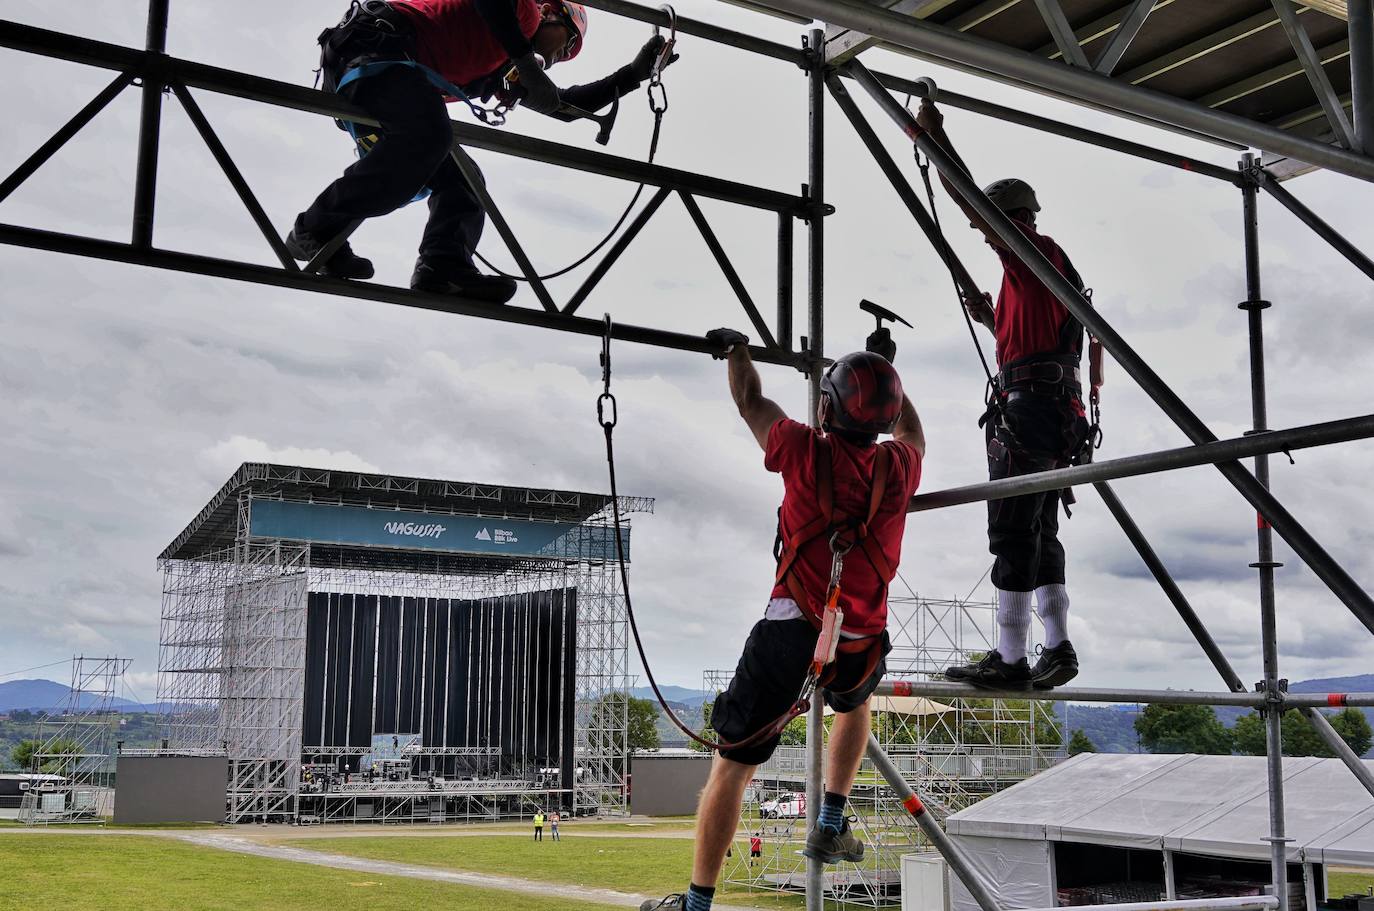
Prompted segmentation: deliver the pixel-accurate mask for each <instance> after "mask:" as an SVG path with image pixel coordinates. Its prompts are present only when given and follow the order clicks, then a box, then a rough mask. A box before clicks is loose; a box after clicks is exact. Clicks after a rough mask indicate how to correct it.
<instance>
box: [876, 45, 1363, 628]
mask: <svg viewBox="0 0 1374 911" xmlns="http://www.w3.org/2000/svg"><path fill="white" fill-rule="evenodd" d="M850 70H851V72H852V73H854V75H855V78H856V79H857V80H858V81H859V83H860V84H861V85H863V86H864V88H865V89H866V90H867V91H868V92H869V93H870V94H872V95H873V97H874V98H875V99H876V100H877V101H878V103H879V104H880V105H882V106H883V108H884V109H885V110H886V111H887V113H888V114H889V116H891V117H892V118H893V119H894V120H895V121H896V122H897V123H898V125H899V126H901V127H902V129H903V130H904V131H905V132H906V133H907V135H908V136H910V137H912V139H913V141H914V142H915V143H916V145H917V146H918V147H919V148H920V149H921V151H923V152H925V154H926V156H927V157H928V158H929V159H930V160H931V162H932V163H933V164H934V165H935V167H936V168H938V169H939V171H940V173H941V174H943V175H944V177H945V178H946V179H947V180H949V182H950V184H951V185H952V186H953V187H954V189H955V191H956V192H958V193H959V195H960V196H962V197H964V199H965V200H966V201H967V202H968V203H969V205H970V206H971V207H972V208H973V209H974V210H975V211H976V212H977V213H978V215H979V217H980V218H982V219H983V220H984V221H985V222H987V224H988V225H989V226H990V227H991V228H992V229H993V230H994V231H995V232H996V233H997V235H998V236H999V237H1000V238H1002V242H1003V243H1005V244H1006V245H1007V247H1008V249H1010V250H1011V251H1012V253H1013V254H1014V255H1015V256H1016V257H1017V258H1018V259H1020V260H1021V261H1022V262H1024V263H1025V264H1026V266H1027V267H1028V268H1029V269H1030V270H1031V271H1032V272H1033V273H1035V276H1036V278H1038V279H1040V281H1041V282H1042V283H1043V284H1044V285H1045V287H1046V288H1048V289H1049V290H1050V292H1051V293H1053V294H1054V296H1055V297H1056V298H1058V300H1059V301H1060V303H1062V304H1063V305H1064V307H1065V308H1066V309H1067V310H1068V311H1069V312H1070V313H1072V314H1073V315H1074V317H1075V318H1077V319H1078V321H1079V322H1080V323H1082V324H1083V325H1084V326H1085V327H1086V328H1087V330H1088V331H1089V332H1091V333H1092V334H1093V335H1094V336H1095V337H1096V338H1097V339H1098V340H1099V341H1100V342H1102V346H1103V347H1104V348H1105V349H1106V350H1107V351H1108V352H1110V353H1111V354H1112V356H1113V357H1114V358H1115V359H1116V361H1117V363H1119V364H1120V365H1121V367H1122V369H1123V370H1125V371H1126V373H1127V374H1128V375H1130V377H1131V378H1132V379H1133V380H1135V381H1136V383H1138V384H1139V385H1140V387H1141V389H1143V390H1144V391H1145V393H1146V394H1147V395H1149V396H1150V398H1152V399H1154V400H1155V402H1156V404H1158V405H1159V406H1160V408H1161V409H1162V410H1163V411H1164V413H1165V414H1167V415H1168V416H1169V418H1170V419H1171V420H1172V421H1173V422H1174V423H1175V424H1177V425H1178V426H1179V428H1180V429H1181V430H1183V432H1184V433H1185V434H1186V435H1187V437H1188V438H1189V439H1190V440H1192V441H1193V442H1194V443H1198V444H1202V443H1212V442H1215V441H1216V439H1217V437H1216V434H1214V433H1212V431H1211V430H1210V429H1209V428H1208V427H1207V425H1206V424H1204V423H1203V422H1202V419H1201V418H1199V417H1198V416H1197V415H1196V414H1195V413H1194V412H1193V411H1192V409H1191V408H1189V407H1188V406H1187V404H1185V403H1184V401H1183V400H1182V399H1181V398H1179V397H1178V395H1177V394H1176V393H1175V392H1174V391H1173V390H1172V389H1171V388H1169V386H1168V384H1166V383H1165V382H1164V380H1163V378H1162V377H1160V375H1159V374H1158V373H1156V372H1155V371H1154V369H1153V368H1152V367H1150V365H1149V364H1147V363H1146V362H1145V359H1144V358H1142V357H1141V356H1140V355H1139V354H1138V353H1137V352H1136V351H1135V349H1133V348H1132V347H1131V346H1130V345H1129V344H1128V343H1127V342H1126V340H1125V339H1124V338H1122V337H1121V335H1120V334H1119V333H1118V332H1117V331H1116V329H1114V328H1113V327H1112V325H1111V324H1110V323H1108V322H1107V321H1106V319H1104V318H1103V316H1102V314H1101V312H1100V311H1098V310H1095V309H1094V308H1093V306H1092V305H1091V304H1090V303H1089V302H1088V300H1087V299H1086V298H1085V297H1083V295H1082V294H1081V293H1080V292H1079V291H1078V289H1077V288H1075V287H1074V286H1073V284H1072V283H1071V282H1069V280H1068V279H1066V278H1065V277H1064V276H1063V275H1060V274H1059V270H1057V269H1056V268H1055V267H1054V266H1053V264H1051V263H1050V261H1049V260H1048V259H1046V258H1045V255H1044V254H1043V253H1041V252H1040V250H1039V249H1038V248H1036V246H1035V245H1034V244H1032V243H1031V242H1030V241H1029V240H1028V239H1027V238H1026V236H1025V235H1024V234H1022V233H1021V232H1020V230H1018V229H1017V227H1016V226H1015V225H1014V224H1012V222H1011V219H1009V218H1008V217H1007V216H1006V213H1004V212H1002V211H1001V210H1000V209H998V208H997V207H996V206H995V205H993V204H992V202H991V201H990V200H989V199H988V198H987V196H986V195H985V194H984V193H983V191H982V190H981V189H980V188H979V187H978V185H977V184H976V183H974V182H973V178H971V177H970V176H969V175H968V174H967V173H965V172H964V170H963V169H962V168H960V167H959V165H958V164H957V163H956V162H955V161H954V159H953V158H952V157H950V155H949V153H948V152H946V151H945V150H944V148H943V147H941V146H940V144H939V143H937V142H935V141H934V140H933V139H931V138H930V137H929V136H927V135H925V132H924V131H923V130H921V128H920V127H918V126H917V125H916V122H915V118H914V117H912V115H911V112H910V111H907V110H906V109H905V108H903V107H902V106H901V105H900V104H898V103H897V101H896V99H894V98H893V97H892V96H891V95H890V94H888V92H887V90H886V89H884V88H883V87H882V86H881V85H880V84H879V83H878V82H877V80H875V79H874V78H873V75H872V74H871V73H869V72H868V70H867V68H866V67H864V66H863V64H861V63H859V62H858V61H854V62H852V63H851V64H850ZM1089 467H1091V466H1089ZM1217 470H1218V471H1220V472H1221V473H1222V475H1223V476H1224V477H1225V478H1226V479H1227V480H1228V481H1230V482H1231V484H1232V486H1234V487H1235V488H1236V490H1238V491H1239V492H1240V493H1241V495H1242V496H1243V497H1245V499H1246V500H1248V501H1249V503H1250V505H1251V506H1253V507H1254V508H1255V510H1256V511H1257V512H1258V513H1259V514H1260V515H1262V516H1264V518H1265V519H1266V520H1267V521H1268V522H1269V524H1270V525H1271V526H1272V527H1273V529H1274V530H1275V531H1276V532H1278V533H1279V535H1280V536H1282V537H1283V539H1284V540H1285V541H1287V542H1288V545H1289V547H1291V548H1292V549H1293V551H1294V552H1295V553H1297V555H1298V556H1299V557H1301V558H1302V560H1303V561H1304V562H1305V563H1306V564H1307V565H1308V566H1309V567H1311V568H1312V571H1313V572H1314V573H1316V575H1317V576H1318V578H1320V579H1321V580H1322V581H1323V582H1325V583H1326V585H1327V587H1328V588H1330V589H1331V591H1332V592H1333V593H1334V594H1335V595H1336V597H1337V598H1339V599H1340V600H1341V603H1343V604H1345V606H1346V607H1347V608H1349V609H1350V611H1351V613H1353V614H1355V616H1356V617H1358V618H1359V620H1360V622H1361V623H1363V624H1364V625H1365V626H1366V627H1367V628H1368V629H1369V630H1370V631H1371V632H1374V599H1371V598H1370V596H1369V594H1368V593H1367V592H1366V591H1365V590H1364V589H1363V588H1362V587H1361V586H1360V584H1359V583H1358V582H1356V581H1355V580H1354V579H1353V578H1352V577H1351V576H1350V574H1349V573H1347V572H1346V571H1345V569H1344V568H1342V567H1341V565H1340V564H1339V563H1337V562H1336V560H1334V559H1333V558H1332V557H1331V555H1330V554H1329V553H1327V552H1326V549H1325V548H1323V547H1322V546H1321V544H1320V543H1318V542H1317V540H1316V538H1314V537H1312V535H1311V534H1310V533H1309V532H1308V531H1307V529H1306V528H1304V527H1303V526H1302V524H1301V523H1300V522H1298V520H1297V518H1296V517H1294V516H1293V514H1292V513H1290V512H1289V511H1288V510H1287V508H1286V507H1284V505H1283V504H1282V503H1280V502H1279V501H1278V499H1277V498H1276V497H1274V495H1273V494H1271V493H1270V492H1269V491H1268V490H1267V489H1266V488H1265V487H1264V485H1262V484H1260V483H1259V481H1257V480H1256V479H1255V476H1254V475H1253V474H1251V473H1250V472H1249V471H1248V470H1246V468H1245V467H1244V466H1243V465H1241V464H1240V463H1239V462H1235V461H1228V462H1219V463H1217Z"/></svg>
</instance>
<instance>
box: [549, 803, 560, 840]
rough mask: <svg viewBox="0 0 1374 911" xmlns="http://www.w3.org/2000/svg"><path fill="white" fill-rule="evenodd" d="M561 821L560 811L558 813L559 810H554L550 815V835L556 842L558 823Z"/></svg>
mask: <svg viewBox="0 0 1374 911" xmlns="http://www.w3.org/2000/svg"><path fill="white" fill-rule="evenodd" d="M559 819H560V817H559V815H558V811H557V810H554V811H553V812H552V813H550V814H549V834H550V835H552V836H553V840H554V841H558V822H559Z"/></svg>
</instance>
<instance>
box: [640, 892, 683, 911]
mask: <svg viewBox="0 0 1374 911" xmlns="http://www.w3.org/2000/svg"><path fill="white" fill-rule="evenodd" d="M686 907H687V893H685V892H683V893H680V894H675V895H669V896H668V897H667V898H665V899H661V900H660V899H656V898H651V899H649V900H648V901H646V902H641V903H640V905H639V911H683V909H684V908H686Z"/></svg>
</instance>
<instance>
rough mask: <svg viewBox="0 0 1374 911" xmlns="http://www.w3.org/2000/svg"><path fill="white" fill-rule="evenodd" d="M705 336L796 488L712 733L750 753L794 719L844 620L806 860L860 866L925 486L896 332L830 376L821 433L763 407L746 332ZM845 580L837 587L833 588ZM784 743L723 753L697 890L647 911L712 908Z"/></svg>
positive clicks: (699, 837) (831, 676)
mask: <svg viewBox="0 0 1374 911" xmlns="http://www.w3.org/2000/svg"><path fill="white" fill-rule="evenodd" d="M706 337H707V339H708V340H710V341H711V342H712V343H713V344H714V345H716V346H718V347H719V350H720V352H721V354H720V356H722V357H725V358H726V359H727V360H728V366H729V379H730V394H731V396H732V397H733V398H734V401H735V404H736V406H738V408H739V413H740V416H741V417H743V418H744V421H745V423H746V424H747V425H748V426H749V429H750V430H751V431H752V432H753V434H754V439H756V440H757V441H758V444H759V446H760V447H762V449H763V451H764V460H763V465H764V467H765V468H766V469H768V470H769V471H771V472H776V473H778V474H781V475H782V482H783V500H782V507H781V509H780V510H779V511H778V544H779V547H778V556H779V560H778V576H777V579H776V580H775V583H774V588H773V592H772V595H771V599H770V600H769V602H768V606H767V608H766V610H765V611H764V617H763V619H762V620H760V621H758V623H756V624H755V625H754V628H753V630H752V631H751V632H750V634H749V639H748V641H747V642H745V644H744V653H743V654H742V655H741V657H740V660H739V665H738V666H737V667H736V668H735V676H734V678H733V679H732V680H731V681H730V686H729V688H728V689H727V690H726V691H725V692H724V693H722V694H721V695H720V696H719V697H717V699H716V702H715V705H714V707H713V709H712V712H711V727H712V728H714V729H715V731H716V732H717V734H718V735H719V736H720V738H721V740H722V741H723V742H726V743H736V744H738V743H741V742H745V741H749V740H750V739H751V737H754V735H756V734H758V733H759V732H762V731H763V730H764V729H765V728H767V727H768V726H769V724H770V723H772V722H774V720H775V719H778V718H779V717H780V716H781V717H782V718H784V719H785V718H787V717H788V712H789V708H793V707H794V704H795V703H797V702H798V695H797V694H798V692H799V691H805V690H804V688H805V687H806V685H807V683H808V681H809V679H810V678H809V674H810V670H811V668H812V666H813V660H814V659H815V657H816V654H817V652H818V649H817V643H818V640H820V639H821V629H822V626H823V621H822V618H821V613H822V610H823V608H824V609H825V610H827V611H828V610H829V609H830V607H831V605H832V603H833V604H834V605H836V606H837V607H838V611H839V612H842V619H841V620H839V624H840V625H839V628H838V633H839V637H840V638H839V639H838V640H837V641H838V643H839V644H838V649H837V651H836V653H835V654H834V656H833V657H834V663H833V664H830V665H828V669H827V671H826V673H824V674H821V675H820V676H819V682H818V685H819V687H820V688H821V692H822V695H823V697H824V699H825V701H826V703H827V704H829V705H830V707H831V708H832V709H834V710H835V712H836V716H835V722H834V725H833V727H832V729H831V732H830V754H829V757H828V763H827V767H826V777H825V780H826V791H825V802H824V804H823V805H822V806H821V808H820V814H819V820H818V823H817V826H816V828H815V829H813V830H812V831H811V832H809V833H808V834H807V838H806V848H805V850H804V851H803V853H804V854H806V856H808V857H811V858H814V859H817V860H820V861H822V862H824V863H837V862H839V861H841V860H844V861H851V862H854V863H857V862H859V861H861V860H863V853H864V846H863V842H861V841H860V840H859V839H858V837H857V836H856V835H855V834H854V832H853V831H852V830H851V829H850V826H849V818H847V817H846V814H845V804H846V802H847V800H848V795H849V790H850V788H851V786H852V785H853V782H854V775H855V773H856V772H857V771H858V768H859V761H860V760H861V759H862V758H863V755H864V750H865V748H866V746H867V744H868V734H869V725H870V717H869V697H870V696H871V695H872V693H873V690H874V689H875V688H876V687H877V685H878V683H879V682H880V681H881V680H882V677H883V673H884V671H885V670H886V666H885V662H884V660H883V659H884V656H885V655H886V654H887V652H888V651H889V650H890V648H891V646H890V644H889V643H888V638H887V631H886V629H887V586H888V583H889V582H890V581H891V580H892V578H893V577H894V575H895V574H896V567H897V564H898V561H899V560H900V559H901V547H902V533H903V531H904V530H905V528H906V507H907V502H908V501H909V500H910V499H911V495H912V493H914V492H915V490H916V485H917V484H918V483H919V481H920V477H921V460H922V459H923V458H924V456H925V448H926V444H925V435H924V433H923V432H922V430H921V420H920V418H919V417H917V415H916V409H915V408H913V407H912V405H911V402H910V400H909V399H907V397H906V395H905V394H903V392H902V381H901V379H900V378H899V377H898V375H897V371H896V370H894V369H893V367H892V364H891V363H890V361H891V358H892V357H893V356H894V355H895V354H896V346H895V345H894V344H893V342H892V336H891V334H890V332H889V330H887V329H886V328H883V329H879V330H878V331H876V332H875V333H873V335H871V336H869V345H868V347H869V350H868V351H862V352H856V353H854V354H848V355H845V356H844V357H842V358H840V359H839V360H838V361H836V362H835V363H834V365H833V366H831V367H830V369H829V370H828V371H826V374H825V377H824V379H823V380H822V382H821V397H820V405H819V408H818V411H817V421H818V423H819V424H820V427H821V430H819V431H818V430H814V429H812V428H810V427H807V426H805V425H804V424H799V423H797V422H795V421H791V420H789V419H788V418H787V416H786V415H785V414H783V411H782V409H781V408H779V407H778V405H777V404H776V403H774V402H773V401H771V400H770V399H767V398H765V397H764V395H763V387H762V383H761V381H760V379H759V374H758V371H757V370H756V369H755V368H754V364H753V362H752V360H751V359H750V357H749V348H748V341H749V340H748V339H747V338H745V336H744V335H742V334H741V333H739V332H736V331H735V330H733V329H716V330H713V331H712V332H709V333H707V336H706ZM882 433H891V434H892V435H893V439H892V441H890V442H884V443H878V442H877V439H878V435H879V434H882ZM837 546H838V547H839V548H842V549H837ZM851 549H852V554H851V555H850V556H849V558H848V559H847V560H845V559H844V554H845V553H846V552H848V551H850V550H851ZM837 555H838V556H837ZM836 569H839V570H840V573H839V579H838V583H839V584H838V585H835V584H833V583H832V579H833V577H834V574H835V570H836ZM835 592H838V593H839V597H838V601H835V599H834V597H833V595H834V594H835ZM794 710H795V709H794ZM779 739H780V736H779V734H774V735H773V736H771V737H770V738H768V739H761V740H758V742H756V743H750V744H749V745H747V746H742V747H739V748H735V749H723V750H721V751H720V752H719V753H718V754H717V755H716V756H715V758H714V759H713V761H712V763H711V773H710V777H709V778H708V780H707V782H706V787H705V789H704V790H703V791H702V794H701V804H700V806H699V808H698V810H697V833H696V854H695V859H694V862H693V866H692V882H691V885H690V887H689V889H688V891H687V892H685V893H681V894H677V895H670V896H668V897H667V898H665V899H663V900H662V901H648V902H645V903H644V904H643V905H641V906H640V908H641V911H710V907H711V901H712V898H713V897H714V895H715V884H716V880H717V878H718V877H719V876H720V868H721V865H722V863H723V862H724V858H725V852H726V850H727V848H728V847H729V846H730V843H731V841H732V839H733V838H734V836H735V830H736V827H737V826H738V825H739V815H740V806H741V804H742V802H743V799H744V791H745V787H746V786H747V785H748V784H749V782H750V780H751V779H752V778H753V776H754V770H755V768H756V767H757V766H758V765H759V764H760V763H763V762H766V761H767V760H768V758H769V757H770V756H771V755H772V754H773V751H774V749H776V747H777V745H778V741H779Z"/></svg>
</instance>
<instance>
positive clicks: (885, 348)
mask: <svg viewBox="0 0 1374 911" xmlns="http://www.w3.org/2000/svg"><path fill="white" fill-rule="evenodd" d="M864 350H865V351H871V352H873V353H874V354H876V355H879V356H880V357H882V359H883V360H885V361H887V362H888V363H892V361H893V360H894V359H895V358H896V357H897V343H896V342H894V341H893V340H892V330H891V329H889V328H887V327H886V326H879V327H878V328H877V329H874V330H873V331H872V332H870V333H869V334H868V341H866V342H864Z"/></svg>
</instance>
